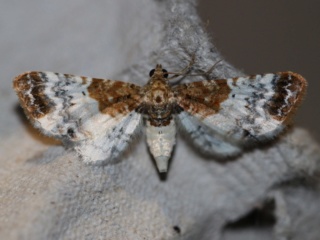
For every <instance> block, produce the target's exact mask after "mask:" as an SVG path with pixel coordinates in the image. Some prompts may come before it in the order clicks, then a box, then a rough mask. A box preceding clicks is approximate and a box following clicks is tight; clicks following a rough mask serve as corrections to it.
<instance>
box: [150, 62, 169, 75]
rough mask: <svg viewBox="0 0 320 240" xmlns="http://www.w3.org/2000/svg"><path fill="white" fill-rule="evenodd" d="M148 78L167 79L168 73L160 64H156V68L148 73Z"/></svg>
mask: <svg viewBox="0 0 320 240" xmlns="http://www.w3.org/2000/svg"><path fill="white" fill-rule="evenodd" d="M149 76H150V77H151V78H153V79H155V78H158V79H159V78H168V71H167V70H165V69H163V68H162V66H161V64H157V65H156V67H155V68H154V69H152V70H151V71H150V73H149Z"/></svg>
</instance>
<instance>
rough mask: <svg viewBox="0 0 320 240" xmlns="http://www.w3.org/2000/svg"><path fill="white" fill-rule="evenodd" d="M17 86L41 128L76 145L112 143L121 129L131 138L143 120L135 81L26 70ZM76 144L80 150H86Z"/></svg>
mask: <svg viewBox="0 0 320 240" xmlns="http://www.w3.org/2000/svg"><path fill="white" fill-rule="evenodd" d="M14 89H15V90H16V92H17V94H18V96H19V98H20V102H21V105H22V107H23V108H24V110H25V112H26V114H27V116H28V117H29V119H31V121H32V122H33V124H34V125H35V126H36V127H37V128H39V129H40V130H41V131H42V132H43V133H44V134H46V135H49V136H53V137H56V138H59V139H62V140H63V141H69V142H72V143H74V144H75V145H76V146H82V147H85V146H84V143H86V144H87V145H90V144H91V143H92V145H96V146H100V145H99V144H101V141H102V140H103V142H104V143H105V144H110V146H113V145H114V143H115V142H116V141H114V142H113V139H112V138H113V137H118V138H121V137H122V136H120V137H119V134H118V132H124V133H126V134H124V135H123V139H122V140H123V141H127V138H128V136H127V134H129V133H134V130H135V129H136V128H137V127H138V126H139V124H140V118H141V117H140V115H137V114H135V113H134V110H135V108H136V107H137V106H138V105H139V104H140V101H141V98H140V95H139V90H140V87H139V86H136V85H134V84H131V83H125V82H120V81H112V80H104V79H97V78H89V77H80V76H74V75H69V74H59V73H52V72H27V73H24V74H22V75H20V76H18V77H17V78H16V79H15V80H14ZM130 120H133V123H130ZM107 139H108V140H107ZM125 145H126V144H125ZM121 146H122V147H123V146H124V145H121ZM119 147H120V146H119ZM76 149H77V151H78V152H80V154H82V153H83V152H88V151H86V150H84V151H82V150H80V148H79V147H76ZM88 156H89V155H88ZM106 157H108V155H106V156H105V158H106Z"/></svg>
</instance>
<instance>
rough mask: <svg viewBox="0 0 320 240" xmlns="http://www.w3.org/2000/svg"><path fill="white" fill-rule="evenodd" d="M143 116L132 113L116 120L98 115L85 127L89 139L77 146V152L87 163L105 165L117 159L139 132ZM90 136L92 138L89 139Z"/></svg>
mask: <svg viewBox="0 0 320 240" xmlns="http://www.w3.org/2000/svg"><path fill="white" fill-rule="evenodd" d="M141 119H142V118H141V115H140V114H139V113H136V112H134V111H133V112H131V113H129V114H127V115H125V116H118V117H116V118H114V117H111V116H108V115H106V114H97V115H96V116H94V117H93V118H91V119H90V120H88V121H87V122H86V123H84V125H83V130H84V131H86V132H87V133H88V138H86V139H85V140H84V141H80V142H78V143H77V144H76V146H75V150H76V151H77V152H78V153H79V155H80V157H81V158H82V159H83V160H84V162H86V163H94V162H99V163H104V162H107V161H108V160H113V159H115V158H117V157H118V156H119V155H120V154H121V152H123V151H124V150H125V149H126V148H127V147H128V145H129V143H130V142H131V140H132V139H133V137H134V135H135V134H136V133H137V132H138V131H139V129H140V126H141ZM89 136H90V137H89Z"/></svg>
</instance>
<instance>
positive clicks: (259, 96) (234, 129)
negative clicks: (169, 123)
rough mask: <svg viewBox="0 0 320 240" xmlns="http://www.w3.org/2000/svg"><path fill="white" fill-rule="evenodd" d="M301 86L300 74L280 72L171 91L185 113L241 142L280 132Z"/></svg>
mask: <svg viewBox="0 0 320 240" xmlns="http://www.w3.org/2000/svg"><path fill="white" fill-rule="evenodd" d="M305 88H306V81H305V79H304V78H303V77H301V76H300V75H298V74H296V73H292V72H283V73H281V72H280V73H276V74H265V75H254V76H250V77H239V78H230V79H222V80H207V81H200V82H194V83H189V84H183V85H177V86H175V87H174V88H173V91H174V93H175V96H176V98H177V103H178V105H179V106H180V107H181V108H182V109H183V110H184V111H186V112H187V113H188V114H189V115H192V116H194V117H195V118H196V119H198V120H199V122H201V124H203V125H205V126H207V127H208V128H210V129H211V130H212V131H213V132H214V133H215V134H218V136H224V138H225V139H226V140H227V141H230V142H234V143H235V144H242V142H248V141H263V140H267V139H271V138H274V137H275V136H276V135H277V134H278V133H279V132H281V131H282V130H283V129H284V127H285V122H287V121H288V120H289V118H290V115H291V114H292V112H293V111H294V110H295V108H296V107H297V105H298V103H299V102H300V100H301V99H302V97H303V95H304V92H305ZM181 118H182V119H183V117H180V121H181ZM182 124H184V122H183V120H182Z"/></svg>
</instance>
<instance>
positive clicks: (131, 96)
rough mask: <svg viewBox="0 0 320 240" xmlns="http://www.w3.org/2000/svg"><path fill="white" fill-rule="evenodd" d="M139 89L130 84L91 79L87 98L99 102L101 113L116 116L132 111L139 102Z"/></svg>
mask: <svg viewBox="0 0 320 240" xmlns="http://www.w3.org/2000/svg"><path fill="white" fill-rule="evenodd" d="M139 91H140V87H139V86H137V85H134V84H132V83H125V82H121V81H112V80H103V79H97V78H93V79H92V83H91V84H90V86H89V87H88V92H89V96H90V97H91V98H93V99H95V100H97V101H98V102H99V110H100V112H102V113H106V114H109V115H111V116H113V117H114V116H116V115H118V114H126V113H128V112H131V111H133V110H134V109H135V108H137V107H138V105H139V104H140V102H141V96H140V94H139Z"/></svg>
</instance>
